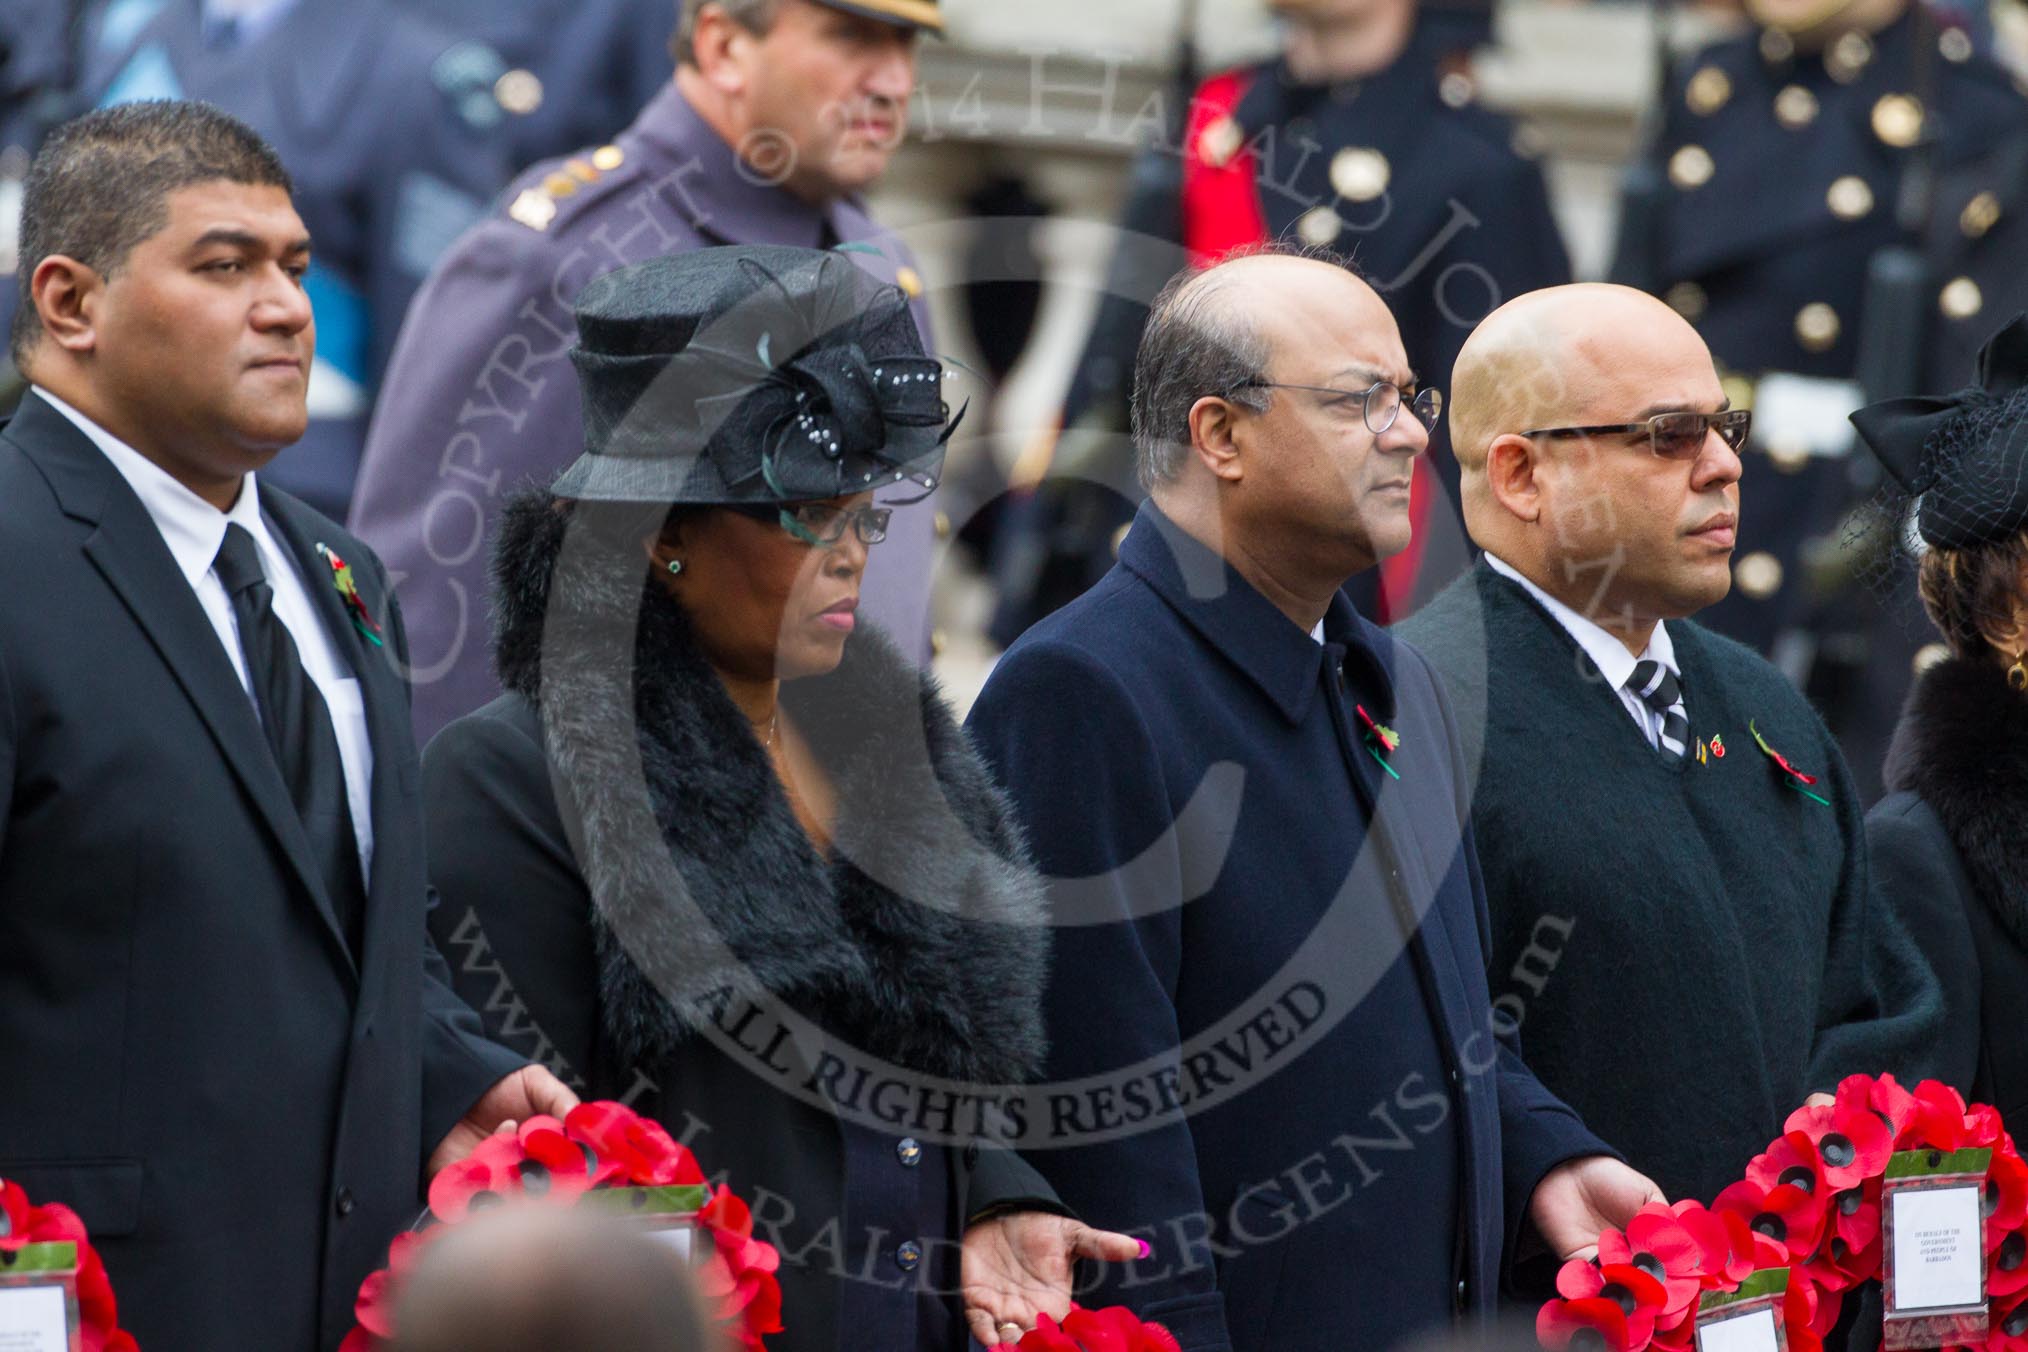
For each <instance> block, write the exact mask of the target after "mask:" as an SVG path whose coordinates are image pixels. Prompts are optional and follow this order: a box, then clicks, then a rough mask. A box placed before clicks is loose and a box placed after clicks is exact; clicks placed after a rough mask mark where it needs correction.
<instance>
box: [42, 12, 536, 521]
mask: <svg viewBox="0 0 2028 1352" xmlns="http://www.w3.org/2000/svg"><path fill="white" fill-rule="evenodd" d="M80 60H81V70H82V76H81V79H82V84H81V86H80V91H79V94H80V97H79V102H80V104H82V105H95V106H100V107H103V106H107V105H111V104H116V103H126V102H131V101H133V100H137V99H154V98H188V99H198V100H202V101H203V102H206V103H211V104H214V105H216V106H217V107H219V108H222V109H224V110H225V111H227V112H229V113H231V114H233V115H234V116H235V117H238V118H239V119H240V120H241V121H243V122H245V123H247V124H248V125H249V126H251V127H253V128H254V129H255V130H257V131H259V132H260V133H261V134H262V135H263V136H264V137H266V138H267V139H268V141H269V142H270V143H271V144H273V146H274V147H275V150H276V152H277V153H278V154H279V155H280V156H281V157H282V161H283V163H285V164H287V165H288V166H289V171H290V173H291V174H293V175H294V176H295V180H296V184H297V191H296V206H297V209H298V210H299V211H300V212H301V213H302V216H303V220H304V223H305V224H306V225H308V226H309V227H310V231H311V233H312V234H313V235H314V237H315V238H316V240H317V257H316V263H315V266H314V267H313V268H312V269H311V272H310V274H309V276H308V277H307V278H306V279H305V282H304V285H305V287H306V289H307V290H308V291H309V293H310V300H311V304H312V305H313V306H314V307H315V309H316V312H317V358H316V365H315V368H314V372H313V376H312V385H311V389H310V430H309V432H308V433H307V434H306V435H305V436H304V438H303V441H302V443H301V444H300V445H298V446H297V447H296V448H295V450H294V451H293V452H292V453H291V454H290V455H288V456H287V457H285V458H284V459H283V460H282V462H281V465H280V466H279V467H278V468H277V470H276V471H275V473H274V478H275V479H276V480H277V481H278V482H279V483H280V484H281V486H283V487H286V488H287V489H289V490H290V491H291V492H293V493H295V494H296V495H297V496H299V497H301V498H303V499H304V500H305V501H307V502H309V503H310V504H311V505H312V506H315V507H316V508H318V509H319V510H320V511H323V512H326V513H328V514H330V515H332V516H337V517H342V516H344V514H345V510H346V506H347V504H348V502H349V500H350V497H351V490H352V480H353V476H354V474H355V473H356V471H357V469H358V464H359V453H360V450H361V448H362V446H363V445H364V443H365V437H366V420H367V415H368V413H369V411H370V409H371V405H372V401H373V397H374V390H375V387H376V386H377V384H378V382H379V380H380V376H381V373H382V371H383V370H384V368H385V366H386V364H387V358H388V354H389V352H390V351H392V349H393V347H394V337H395V334H396V332H397V331H398V330H399V329H400V326H401V316H402V314H403V313H404V312H405V311H406V310H407V308H408V301H409V297H410V296H411V295H413V294H414V292H415V289H416V287H417V286H419V285H421V283H422V279H423V278H424V277H425V276H426V275H428V273H429V269H430V265H431V264H432V263H433V262H434V261H435V260H436V257H437V255H438V254H440V253H441V252H442V251H443V250H444V249H445V248H446V247H447V246H448V245H449V244H450V242H451V241H452V240H453V239H455V238H457V236H458V234H459V233H460V232H461V231H463V230H464V229H465V228H466V227H467V226H469V225H471V224H472V223H473V222H474V221H475V220H477V219H478V218H479V216H480V215H481V214H482V213H483V212H484V210H485V205H486V202H487V201H488V200H489V199H490V198H491V197H492V196H493V194H494V193H495V192H497V191H498V190H499V187H500V185H501V184H502V183H504V182H506V180H507V178H508V176H509V175H510V174H511V173H512V171H513V166H512V164H511V162H510V161H509V160H508V158H507V143H506V141H505V139H504V138H503V137H502V136H501V134H500V124H499V118H498V114H499V112H500V109H499V105H498V103H497V102H496V101H495V95H494V92H493V89H492V86H491V85H490V84H489V83H477V82H476V76H475V75H474V74H473V73H472V72H471V71H470V70H468V69H466V68H465V66H464V64H463V58H462V57H461V55H460V52H459V43H458V41H457V40H456V39H454V38H452V37H451V36H449V35H448V34H445V33H443V32H440V31H439V30H437V29H436V28H434V27H433V26H432V25H430V24H429V23H428V22H427V21H426V20H424V19H423V18H422V17H420V16H419V15H416V14H412V13H409V12H408V11H406V10H403V9H401V8H399V7H398V6H397V5H396V4H395V3H394V0H91V3H90V4H89V6H88V8H87V11H86V17H85V22H84V30H83V34H82V48H81V57H80Z"/></svg>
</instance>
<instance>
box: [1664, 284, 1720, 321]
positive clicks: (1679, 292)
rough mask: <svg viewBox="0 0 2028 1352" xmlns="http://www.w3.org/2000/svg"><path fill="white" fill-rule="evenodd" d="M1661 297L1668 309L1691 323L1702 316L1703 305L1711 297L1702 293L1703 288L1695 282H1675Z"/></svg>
mask: <svg viewBox="0 0 2028 1352" xmlns="http://www.w3.org/2000/svg"><path fill="white" fill-rule="evenodd" d="M1662 299H1663V300H1664V301H1666V302H1667V303H1668V306H1669V308H1670V309H1672V310H1674V311H1675V312H1676V313H1677V314H1679V315H1681V316H1683V318H1685V319H1687V320H1689V321H1690V322H1691V323H1692V324H1695V323H1696V322H1697V321H1698V320H1699V319H1702V318H1703V317H1704V307H1705V306H1707V305H1709V304H1710V303H1711V298H1710V297H1709V296H1707V295H1705V294H1704V288H1703V287H1701V286H1699V285H1697V283H1695V282H1678V283H1676V285H1674V286H1672V287H1670V288H1669V290H1668V293H1667V294H1666V295H1664V296H1663V297H1662Z"/></svg>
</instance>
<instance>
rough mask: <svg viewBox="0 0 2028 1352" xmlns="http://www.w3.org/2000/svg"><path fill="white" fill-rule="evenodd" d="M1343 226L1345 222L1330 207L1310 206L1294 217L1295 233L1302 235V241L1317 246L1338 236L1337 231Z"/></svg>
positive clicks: (1327, 242)
mask: <svg viewBox="0 0 2028 1352" xmlns="http://www.w3.org/2000/svg"><path fill="white" fill-rule="evenodd" d="M1344 228H1345V223H1344V222H1343V221H1341V220H1339V219H1338V213H1337V212H1335V211H1333V210H1332V209H1331V208H1330V207H1311V208H1310V209H1309V210H1308V211H1306V212H1304V213H1303V214H1302V215H1301V216H1299V217H1297V218H1296V234H1298V235H1299V236H1301V237H1302V241H1303V243H1305V244H1312V245H1316V246H1317V247H1319V248H1322V247H1323V246H1324V245H1326V244H1329V243H1330V242H1331V241H1332V240H1334V239H1336V238H1338V232H1339V231H1340V230H1343V229H1344Z"/></svg>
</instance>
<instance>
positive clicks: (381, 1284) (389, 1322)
mask: <svg viewBox="0 0 2028 1352" xmlns="http://www.w3.org/2000/svg"><path fill="white" fill-rule="evenodd" d="M429 1200H430V1209H429V1214H428V1215H427V1216H425V1217H424V1219H423V1223H422V1225H420V1226H418V1228H416V1229H414V1230H411V1231H408V1232H407V1233H405V1234H400V1235H397V1236H395V1239H394V1243H393V1244H391V1245H390V1246H389V1247H388V1253H387V1266H386V1267H384V1268H382V1269H380V1270H379V1271H378V1272H375V1273H373V1274H372V1275H371V1276H369V1277H367V1279H366V1280H365V1281H364V1282H362V1283H361V1284H360V1287H359V1299H358V1301H357V1302H356V1303H355V1304H354V1305H353V1316H354V1318H356V1319H357V1320H358V1321H359V1323H358V1326H357V1327H356V1328H354V1329H353V1330H352V1332H351V1333H350V1334H349V1335H347V1337H346V1339H345V1341H344V1343H343V1344H341V1345H340V1347H339V1352H375V1350H376V1349H379V1348H383V1347H385V1346H386V1345H387V1340H388V1339H391V1338H392V1337H393V1336H394V1313H393V1312H394V1306H395V1303H396V1300H395V1298H396V1292H397V1290H398V1288H399V1287H400V1284H401V1282H402V1281H403V1279H404V1278H405V1277H406V1276H407V1274H408V1272H409V1270H410V1269H411V1268H413V1267H414V1265H415V1261H416V1256H417V1255H418V1254H419V1253H420V1252H421V1251H422V1249H423V1248H424V1247H426V1246H427V1245H428V1244H429V1243H430V1242H431V1240H432V1239H434V1238H435V1237H436V1236H438V1235H441V1234H443V1233H445V1232H446V1231H447V1230H449V1229H450V1228H451V1227H453V1226H455V1225H457V1224H458V1223H460V1222H461V1221H463V1220H464V1219H465V1218H466V1217H467V1216H469V1215H471V1214H472V1213H473V1212H475V1211H478V1210H482V1209H484V1208H485V1207H487V1206H491V1205H496V1204H498V1203H500V1202H503V1201H508V1200H516V1201H529V1202H536V1203H544V1204H551V1205H559V1206H576V1205H580V1204H592V1205H601V1206H607V1207H611V1208H615V1209H617V1210H618V1211H620V1212H622V1213H627V1212H632V1213H634V1214H637V1215H648V1216H657V1217H660V1216H670V1217H681V1218H682V1219H684V1220H686V1221H689V1222H691V1223H693V1224H694V1227H695V1233H696V1234H697V1235H698V1236H700V1237H701V1238H702V1239H703V1241H704V1242H703V1243H702V1244H700V1245H699V1246H698V1247H697V1250H695V1251H694V1252H693V1261H694V1263H695V1267H696V1273H697V1281H698V1286H699V1288H700V1289H701V1290H702V1292H703V1294H704V1298H705V1301H706V1303H707V1305H708V1306H709V1307H710V1308H711V1309H712V1310H713V1312H714V1313H715V1314H716V1316H717V1318H718V1320H719V1321H720V1323H721V1324H722V1325H723V1326H724V1328H725V1329H726V1331H727V1332H728V1333H729V1334H731V1335H732V1337H733V1338H734V1339H735V1340H736V1341H737V1343H738V1344H739V1345H740V1346H742V1347H746V1348H750V1349H753V1352H763V1349H764V1348H765V1343H764V1342H763V1341H762V1340H763V1339H764V1338H765V1336H766V1335H768V1334H770V1333H779V1332H781V1330H782V1293H781V1286H780V1284H779V1283H778V1282H777V1281H776V1280H775V1270H776V1269H777V1268H778V1267H779V1266H780V1261H781V1260H780V1255H778V1254H777V1253H776V1252H775V1249H774V1246H773V1245H771V1244H768V1243H766V1242H765V1241H763V1240H758V1239H755V1238H754V1235H753V1217H752V1215H751V1213H749V1211H748V1210H747V1205H746V1203H745V1202H742V1201H741V1200H740V1199H739V1198H737V1197H735V1196H734V1195H733V1194H732V1191H731V1189H729V1188H713V1187H712V1186H711V1185H710V1184H708V1183H707V1182H705V1179H704V1170H703V1169H702V1168H700V1167H699V1165H698V1163H697V1157H696V1156H694V1155H693V1154H691V1153H690V1151H689V1149H688V1148H686V1147H684V1146H682V1145H680V1144H678V1143H677V1142H676V1141H675V1140H674V1139H672V1138H671V1137H670V1135H669V1133H668V1132H666V1131H664V1130H663V1129H662V1126H661V1124H660V1123H658V1122H654V1121H651V1120H649V1119H648V1118H645V1117H642V1116H640V1115H639V1114H637V1113H635V1112H634V1111H633V1110H632V1109H631V1108H628V1107H626V1106H625V1105H623V1104H619V1103H613V1102H598V1103H585V1104H580V1105H579V1106H578V1107H576V1108H574V1109H572V1110H571V1112H570V1115H569V1116H567V1117H565V1118H564V1119H563V1120H562V1121H561V1122H559V1121H557V1120H556V1119H555V1118H553V1117H532V1118H530V1119H528V1121H526V1122H524V1123H522V1124H521V1125H520V1128H519V1130H517V1131H514V1132H507V1133H501V1134H498V1135H494V1136H489V1137H487V1138H486V1140H485V1141H483V1142H482V1143H481V1144H480V1145H479V1147H478V1149H476V1150H474V1151H473V1152H472V1153H471V1154H470V1155H469V1156H467V1157H466V1158H464V1159H462V1160H460V1161H458V1163H456V1164H453V1165H450V1166H449V1167H447V1168H445V1169H443V1170H442V1171H441V1172H439V1173H438V1174H437V1176H436V1178H435V1179H433V1180H432V1181H431V1183H430V1198H429Z"/></svg>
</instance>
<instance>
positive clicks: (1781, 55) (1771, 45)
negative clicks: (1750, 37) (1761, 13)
mask: <svg viewBox="0 0 2028 1352" xmlns="http://www.w3.org/2000/svg"><path fill="white" fill-rule="evenodd" d="M1795 54H1796V42H1795V39H1794V38H1792V37H1790V36H1789V35H1788V34H1787V33H1784V32H1782V30H1781V29H1779V28H1763V29H1762V30H1761V31H1760V59H1761V60H1763V61H1765V62H1767V63H1768V64H1770V65H1776V66H1778V65H1780V64H1781V63H1782V62H1784V61H1786V60H1788V59H1789V58H1790V57H1792V56H1794V55H1795Z"/></svg>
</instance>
